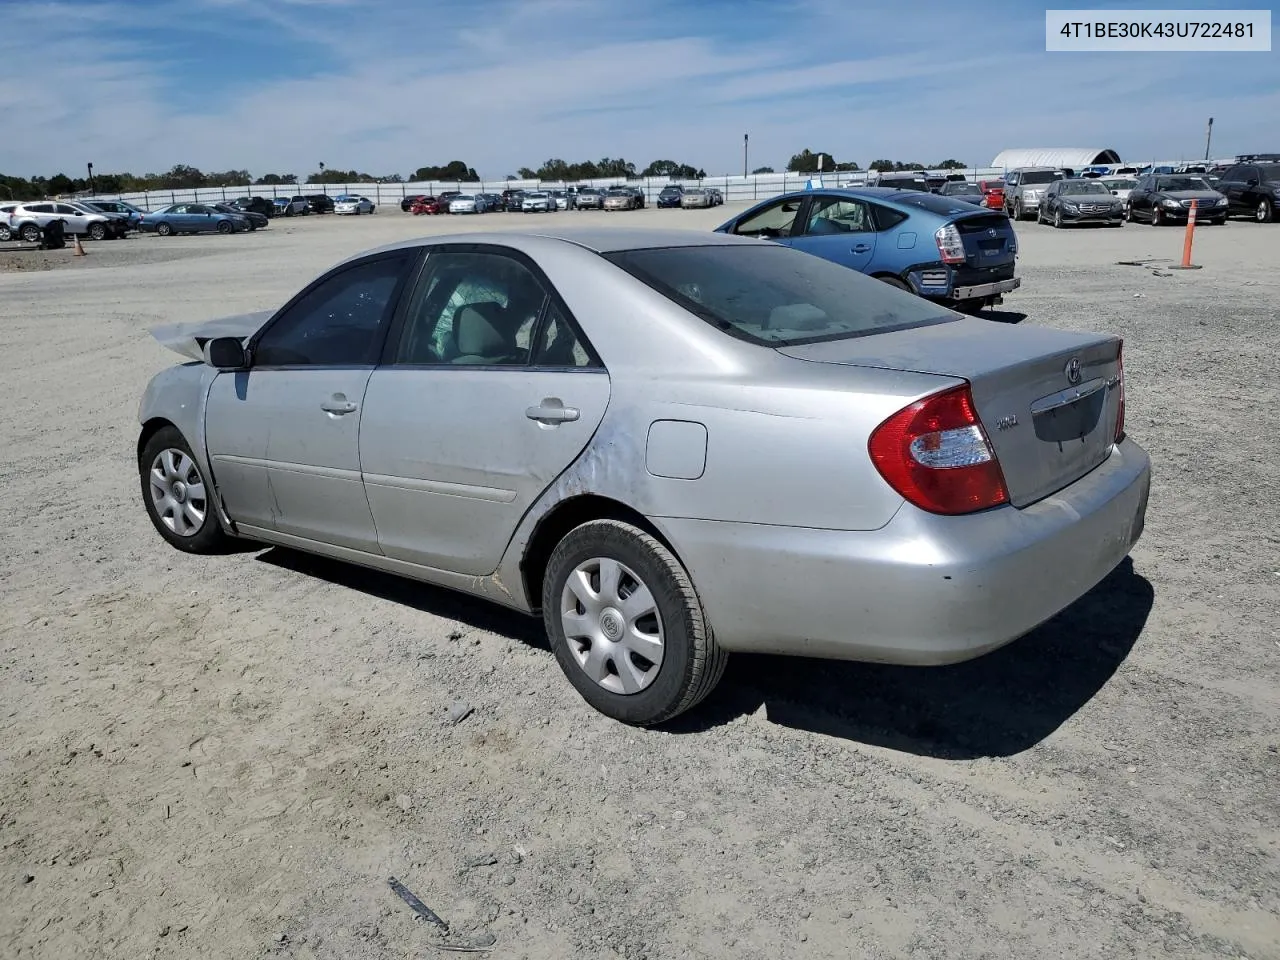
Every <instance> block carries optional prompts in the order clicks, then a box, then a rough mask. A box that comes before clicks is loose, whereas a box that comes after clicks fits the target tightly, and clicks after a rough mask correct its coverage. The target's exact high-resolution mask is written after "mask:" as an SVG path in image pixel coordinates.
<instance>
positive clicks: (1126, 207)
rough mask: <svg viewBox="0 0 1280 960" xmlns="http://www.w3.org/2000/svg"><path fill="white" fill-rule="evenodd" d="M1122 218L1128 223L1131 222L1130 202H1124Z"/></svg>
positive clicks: (1131, 208)
mask: <svg viewBox="0 0 1280 960" xmlns="http://www.w3.org/2000/svg"><path fill="white" fill-rule="evenodd" d="M1124 218H1125V219H1126V220H1127V221H1129V222H1130V223H1133V204H1132V203H1126V204H1125V205H1124Z"/></svg>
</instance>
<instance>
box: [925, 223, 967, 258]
mask: <svg viewBox="0 0 1280 960" xmlns="http://www.w3.org/2000/svg"><path fill="white" fill-rule="evenodd" d="M933 239H934V240H936V241H937V243H938V256H940V257H941V258H942V262H943V263H964V261H965V252H964V239H963V238H962V237H961V236H960V231H959V230H958V229H956V225H955V224H954V223H948V224H947V225H946V226H945V227H939V228H938V229H937V230H935V231H934V233H933Z"/></svg>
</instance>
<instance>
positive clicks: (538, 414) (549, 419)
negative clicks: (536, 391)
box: [524, 397, 582, 423]
mask: <svg viewBox="0 0 1280 960" xmlns="http://www.w3.org/2000/svg"><path fill="white" fill-rule="evenodd" d="M524 415H525V416H526V417H528V418H529V419H530V420H537V421H538V422H539V423H568V422H569V421H570V420H577V419H578V418H579V417H580V416H582V411H581V410H579V409H578V408H577V407H566V406H565V405H564V404H563V403H561V402H560V401H559V400H557V399H556V398H554V397H547V398H546V399H545V400H543V401H542V403H540V404H539V405H538V406H536V407H528V408H526V409H525V412H524Z"/></svg>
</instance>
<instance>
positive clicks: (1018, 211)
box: [1013, 200, 1022, 220]
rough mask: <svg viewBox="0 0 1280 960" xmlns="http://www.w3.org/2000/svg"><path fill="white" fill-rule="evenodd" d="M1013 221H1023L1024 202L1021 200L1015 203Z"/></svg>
mask: <svg viewBox="0 0 1280 960" xmlns="http://www.w3.org/2000/svg"><path fill="white" fill-rule="evenodd" d="M1013 219H1015V220H1021V219H1022V201H1021V200H1015V201H1013Z"/></svg>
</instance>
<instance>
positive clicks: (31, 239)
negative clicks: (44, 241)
mask: <svg viewBox="0 0 1280 960" xmlns="http://www.w3.org/2000/svg"><path fill="white" fill-rule="evenodd" d="M18 236H20V237H22V239H23V240H25V241H26V242H27V243H39V242H40V226H39V224H35V223H24V224H23V225H22V226H21V227H19V228H18Z"/></svg>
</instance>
